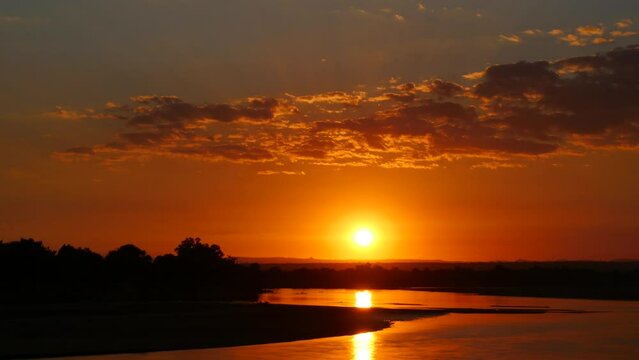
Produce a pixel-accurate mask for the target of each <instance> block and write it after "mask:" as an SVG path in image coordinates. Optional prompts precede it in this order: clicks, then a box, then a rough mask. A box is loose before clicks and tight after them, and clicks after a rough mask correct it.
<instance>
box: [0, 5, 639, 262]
mask: <svg viewBox="0 0 639 360" xmlns="http://www.w3.org/2000/svg"><path fill="white" fill-rule="evenodd" d="M267 3H268V6H267V5H265V4H267ZM580 4H581V5H582V7H581V8H580V11H574V7H572V6H570V4H569V2H558V3H557V4H555V5H552V6H550V5H549V6H547V7H539V6H537V5H536V2H535V1H532V0H531V1H528V0H526V1H522V2H518V3H517V4H516V5H513V4H511V2H507V1H506V0H503V1H495V2H494V3H493V2H491V3H490V4H483V5H482V4H477V3H476V2H473V1H433V2H432V3H429V4H426V7H425V8H426V9H424V8H423V7H421V6H418V5H419V2H417V1H415V2H405V3H404V2H402V3H401V4H398V3H397V2H392V1H382V0H376V1H372V2H366V3H360V2H356V1H353V2H350V1H348V2H337V1H336V2H333V1H327V2H322V3H321V4H319V3H315V2H305V1H301V2H296V3H294V4H291V3H287V2H282V1H272V2H265V3H264V4H261V5H259V6H255V5H254V3H251V2H245V1H237V2H233V4H230V3H229V4H223V5H221V4H211V3H210V2H205V1H193V2H188V3H180V4H178V2H169V1H158V2H148V3H144V4H142V2H140V3H138V2H135V3H129V2H123V3H122V4H120V5H121V6H122V7H124V8H126V10H127V11H115V10H113V9H112V8H111V7H110V6H108V4H107V3H106V2H103V1H96V2H94V3H92V4H82V5H78V4H75V5H74V4H72V2H69V1H60V2H56V4H48V5H46V6H45V5H44V4H39V3H37V2H33V3H32V2H21V1H13V0H11V1H6V2H3V3H2V4H0V43H3V44H6V45H5V47H6V48H7V49H6V51H3V53H4V54H5V55H4V56H1V57H0V78H2V79H5V80H3V83H4V84H5V86H4V88H3V89H0V91H1V92H2V96H1V97H0V154H1V155H0V166H1V170H2V172H1V173H0V239H1V240H5V241H9V240H14V239H17V238H20V237H34V238H36V239H38V240H43V241H44V242H45V243H46V244H48V245H49V246H50V247H52V248H57V247H59V246H60V245H62V244H64V243H71V244H73V245H79V246H87V247H90V248H92V249H93V250H95V251H99V252H106V251H108V250H111V249H113V248H115V247H117V246H119V245H121V244H124V243H135V244H137V245H139V246H140V247H142V248H144V249H146V250H147V251H149V252H150V253H151V254H154V255H157V254H160V253H165V252H169V251H172V249H173V248H174V246H175V245H176V244H177V243H178V242H179V241H180V240H182V239H183V238H185V237H187V236H199V237H201V238H203V240H204V241H206V242H213V243H218V244H220V245H221V246H222V248H223V250H224V251H225V252H226V253H228V254H231V255H233V256H251V257H299V258H306V257H315V258H322V259H442V260H516V259H538V260H546V259H618V258H637V257H639V246H637V245H636V241H637V238H638V237H639V215H638V214H639V187H637V185H636V184H637V183H639V166H637V165H639V152H637V149H639V130H638V129H639V125H638V124H639V106H638V105H637V104H639V93H638V90H637V89H639V85H638V84H639V68H638V64H639V60H638V59H639V47H637V46H633V45H632V44H633V42H636V40H637V39H636V37H635V35H636V33H635V30H636V26H635V25H634V19H633V18H628V16H627V14H632V13H637V11H639V5H637V4H630V2H627V3H623V4H617V5H614V6H612V5H608V3H604V2H601V1H594V0H587V1H583V2H581V3H580ZM395 15H399V17H398V16H395ZM113 24H118V26H116V27H115V28H114V27H113V26H112V25H113ZM167 24H168V25H167ZM169 29H173V30H171V31H169ZM362 227H367V228H370V229H371V230H372V231H373V232H374V234H375V241H374V243H373V245H372V246H371V247H369V248H361V247H357V246H355V245H354V243H353V241H352V236H353V233H354V232H355V231H356V230H357V229H359V228H362Z"/></svg>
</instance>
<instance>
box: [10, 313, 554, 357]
mask: <svg viewBox="0 0 639 360" xmlns="http://www.w3.org/2000/svg"><path fill="white" fill-rule="evenodd" d="M460 310H461V309H433V310H404V309H377V308H372V309H357V308H347V307H330V306H299V305H275V304H252V303H251V304H249V303H245V304H238V303H211V302H195V303H189V302H176V303H126V304H122V303H120V304H112V303H111V304H73V305H47V306H29V307H2V308H0V359H15V358H37V357H59V356H73V355H94V354H115V353H134V352H151V351H164V350H184V349H198V348H212V347H224V346H238V345H252V344H264V343H273V342H283V341H294V340H304V339H312V338H320V337H329V336H341V335H351V334H356V333H361V332H369V331H377V330H381V329H384V328H386V327H389V326H390V325H391V323H392V321H401V320H411V319H415V318H419V317H426V316H437V315H444V314H448V313H451V312H464V313H468V312H473V313H519V314H539V313H544V312H546V310H540V309H498V310H495V309H463V311H460Z"/></svg>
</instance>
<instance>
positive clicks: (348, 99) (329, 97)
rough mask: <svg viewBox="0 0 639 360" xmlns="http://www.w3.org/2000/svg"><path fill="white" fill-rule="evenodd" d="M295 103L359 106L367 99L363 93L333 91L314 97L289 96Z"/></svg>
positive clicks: (314, 95)
mask: <svg viewBox="0 0 639 360" xmlns="http://www.w3.org/2000/svg"><path fill="white" fill-rule="evenodd" d="M287 95H288V96H289V97H291V98H292V99H293V100H294V101H296V102H300V103H306V104H320V103H325V104H337V105H348V106H357V105H359V104H360V103H361V102H362V101H363V100H364V99H366V93H365V92H363V91H354V92H351V93H346V92H343V91H331V92H326V93H320V94H313V95H304V96H295V95H292V94H287Z"/></svg>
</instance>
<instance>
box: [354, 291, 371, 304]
mask: <svg viewBox="0 0 639 360" xmlns="http://www.w3.org/2000/svg"><path fill="white" fill-rule="evenodd" d="M371 306H373V295H372V294H371V292H370V291H368V290H362V291H358V292H356V293H355V307H357V308H370V307H371Z"/></svg>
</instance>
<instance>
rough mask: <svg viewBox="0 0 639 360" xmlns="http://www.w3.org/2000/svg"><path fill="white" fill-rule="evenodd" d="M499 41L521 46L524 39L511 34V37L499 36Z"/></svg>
mask: <svg viewBox="0 0 639 360" xmlns="http://www.w3.org/2000/svg"><path fill="white" fill-rule="evenodd" d="M499 39H500V40H502V41H506V42H510V43H513V44H521V43H522V42H523V40H522V38H521V37H520V36H519V35H515V34H510V35H504V34H502V35H499Z"/></svg>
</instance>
